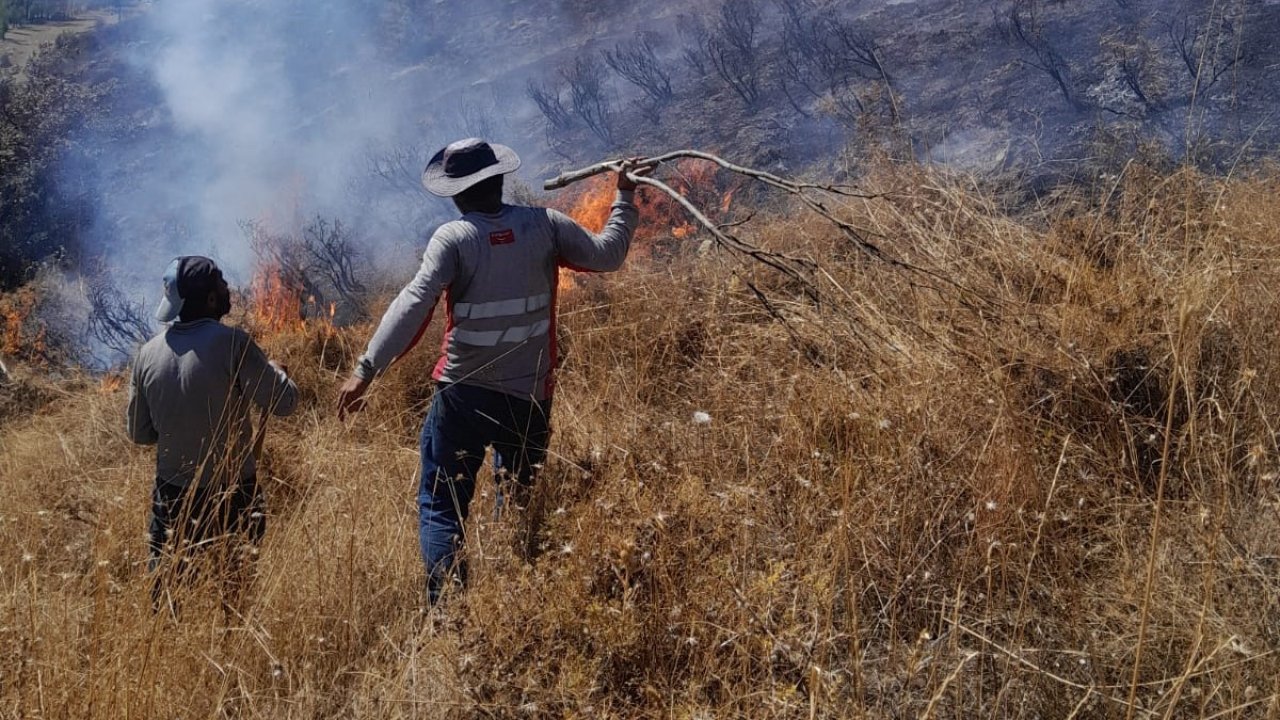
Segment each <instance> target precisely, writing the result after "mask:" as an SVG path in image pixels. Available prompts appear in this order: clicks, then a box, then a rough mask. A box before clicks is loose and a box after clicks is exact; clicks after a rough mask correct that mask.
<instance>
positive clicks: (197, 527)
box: [150, 477, 267, 569]
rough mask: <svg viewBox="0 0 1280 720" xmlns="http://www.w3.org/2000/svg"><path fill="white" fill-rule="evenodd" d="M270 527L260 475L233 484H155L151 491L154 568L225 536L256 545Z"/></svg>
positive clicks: (152, 558)
mask: <svg viewBox="0 0 1280 720" xmlns="http://www.w3.org/2000/svg"><path fill="white" fill-rule="evenodd" d="M266 529H267V521H266V516H265V515H264V514H263V512H262V496H261V494H260V493H259V492H258V482H257V478H253V477H251V478H247V479H245V480H241V481H240V482H239V483H236V484H235V485H232V486H230V487H213V486H204V487H194V488H193V487H176V486H174V485H159V484H157V485H156V488H155V490H154V491H153V492H152V494H151V533H150V535H151V542H150V545H151V566H152V568H153V569H154V568H155V566H156V565H157V564H158V563H159V562H160V560H161V559H162V558H163V557H165V556H166V555H174V554H182V555H186V554H188V553H189V552H199V551H200V550H202V549H203V548H206V547H209V546H211V545H213V544H215V543H217V542H220V541H224V540H233V541H237V540H248V541H249V542H250V543H252V544H253V545H255V546H256V545H257V544H258V543H259V542H260V541H261V540H262V534H263V532H265V531H266Z"/></svg>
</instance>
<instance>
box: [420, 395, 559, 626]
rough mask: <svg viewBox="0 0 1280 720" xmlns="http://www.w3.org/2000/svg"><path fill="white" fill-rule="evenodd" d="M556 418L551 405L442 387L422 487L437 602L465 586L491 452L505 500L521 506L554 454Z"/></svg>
mask: <svg viewBox="0 0 1280 720" xmlns="http://www.w3.org/2000/svg"><path fill="white" fill-rule="evenodd" d="M550 416H551V403H550V401H549V400H547V401H543V402H541V403H538V402H533V401H530V400H522V399H521V398H518V397H515V396H513V395H507V394H506V393H500V392H497V391H494V390H486V389H484V388H479V387H474V386H470V385H463V384H458V383H440V384H439V385H438V386H437V387H436V393H435V396H434V397H433V398H432V400H431V409H430V410H429V411H428V412H427V419H426V422H424V423H423V425H422V439H421V443H420V444H421V455H422V479H421V481H420V483H419V485H418V523H419V527H418V535H419V543H420V545H421V548H422V562H423V563H424V564H425V565H426V570H427V594H428V596H429V598H430V600H431V602H432V603H435V602H436V601H437V600H438V599H439V597H440V593H441V592H442V591H443V589H444V587H445V585H446V584H447V583H448V582H450V581H451V580H452V581H456V582H458V583H463V582H465V581H466V568H465V566H464V564H463V563H462V562H461V558H460V556H459V554H458V551H459V549H460V547H461V544H462V540H463V537H464V534H463V527H462V524H463V521H465V520H466V519H467V513H468V510H469V508H470V506H471V498H472V497H473V496H474V495H475V490H476V475H477V474H478V473H479V472H480V468H481V466H482V465H483V463H484V455H485V448H486V447H488V446H493V468H494V474H495V476H496V477H497V479H498V481H499V489H498V493H499V495H498V502H499V503H500V504H501V503H502V502H504V501H514V503H515V504H516V505H521V504H523V500H522V496H525V495H527V493H528V491H529V489H530V488H531V487H532V485H533V476H534V471H535V470H536V468H537V467H539V466H541V464H542V462H543V460H545V459H546V456H547V442H548V440H549V439H550V436H551V428H550ZM504 493H505V497H504Z"/></svg>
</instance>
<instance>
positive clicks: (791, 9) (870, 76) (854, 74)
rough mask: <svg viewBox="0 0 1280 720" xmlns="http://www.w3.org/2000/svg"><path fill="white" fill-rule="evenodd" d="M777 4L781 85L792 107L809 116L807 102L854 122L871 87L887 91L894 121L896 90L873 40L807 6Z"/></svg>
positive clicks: (803, 1)
mask: <svg viewBox="0 0 1280 720" xmlns="http://www.w3.org/2000/svg"><path fill="white" fill-rule="evenodd" d="M776 1H777V5H778V7H779V9H780V10H781V11H782V15H783V30H782V43H781V51H780V56H781V58H780V59H781V63H780V75H781V85H782V89H783V92H784V94H785V95H786V97H787V99H788V100H789V101H790V103H791V105H792V107H794V108H795V109H796V110H797V111H798V112H800V113H802V114H805V115H807V114H808V111H807V109H806V108H805V103H804V102H803V100H804V99H806V96H807V99H812V100H817V101H821V102H824V103H829V104H830V105H831V106H833V107H834V108H835V109H836V112H837V114H838V115H840V116H841V117H842V118H843V119H846V120H854V119H856V118H858V117H860V116H861V115H862V114H863V113H865V112H866V110H867V108H866V106H865V103H864V101H863V98H862V96H861V93H860V92H859V86H860V85H862V84H865V83H868V82H871V83H879V84H881V85H883V89H884V90H885V91H886V93H885V96H886V97H888V98H889V100H890V110H891V112H892V114H893V115H894V117H895V119H896V117H897V114H898V112H897V105H896V102H894V101H893V87H892V84H891V82H890V80H889V72H888V70H887V69H886V68H885V65H884V61H883V58H882V54H881V51H880V48H879V45H878V43H877V42H876V40H875V37H874V35H872V34H871V33H869V32H866V31H865V30H863V29H861V28H859V27H857V26H855V25H854V24H853V23H852V22H850V21H848V20H845V19H843V18H840V17H836V16H833V15H832V14H831V13H830V12H826V11H824V10H823V9H822V8H820V7H817V6H815V5H814V4H813V3H812V2H810V1H809V0H776Z"/></svg>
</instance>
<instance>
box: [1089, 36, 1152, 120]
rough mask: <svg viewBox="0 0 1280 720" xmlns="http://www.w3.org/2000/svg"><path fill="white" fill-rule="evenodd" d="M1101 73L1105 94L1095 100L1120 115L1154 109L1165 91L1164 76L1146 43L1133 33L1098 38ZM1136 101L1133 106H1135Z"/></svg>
mask: <svg viewBox="0 0 1280 720" xmlns="http://www.w3.org/2000/svg"><path fill="white" fill-rule="evenodd" d="M1102 50H1103V52H1102V59H1101V63H1102V70H1103V73H1104V78H1103V79H1104V84H1105V85H1106V88H1107V89H1106V91H1105V94H1107V95H1110V96H1114V97H1111V98H1106V97H1104V98H1099V99H1098V104H1099V105H1100V106H1102V107H1103V108H1104V109H1106V110H1109V111H1112V112H1117V113H1120V114H1130V110H1128V109H1126V108H1125V107H1124V106H1125V105H1128V106H1131V107H1132V108H1133V110H1132V111H1133V112H1139V113H1140V112H1143V111H1150V110H1155V109H1158V108H1159V107H1160V106H1161V105H1162V96H1163V95H1164V94H1165V92H1166V91H1167V85H1168V81H1167V74H1166V72H1165V70H1164V68H1163V67H1162V65H1161V63H1160V58H1159V56H1158V54H1157V53H1156V51H1155V49H1154V48H1153V47H1152V45H1151V43H1150V41H1148V40H1147V39H1146V38H1145V37H1142V36H1140V35H1138V34H1136V33H1131V32H1129V33H1122V32H1117V33H1114V34H1111V35H1107V36H1104V37H1103V38H1102ZM1135 101H1136V103H1135Z"/></svg>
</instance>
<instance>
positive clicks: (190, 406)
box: [126, 319, 298, 487]
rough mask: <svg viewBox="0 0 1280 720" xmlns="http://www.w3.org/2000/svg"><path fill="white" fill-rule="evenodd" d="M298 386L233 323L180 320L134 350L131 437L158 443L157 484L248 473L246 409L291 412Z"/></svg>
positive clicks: (241, 476)
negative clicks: (136, 353)
mask: <svg viewBox="0 0 1280 720" xmlns="http://www.w3.org/2000/svg"><path fill="white" fill-rule="evenodd" d="M297 400H298V389H297V387H296V386H295V385H294V384H293V381H292V380H290V379H289V378H288V377H287V376H286V375H285V374H284V372H283V371H282V370H280V369H279V368H277V367H276V366H275V365H273V364H271V363H270V362H268V360H267V356H266V355H265V354H264V353H263V352H262V349H261V348H259V347H258V345H257V343H255V342H254V341H253V339H252V338H250V337H249V335H248V333H246V332H244V331H243V330H240V329H238V328H232V327H228V326H226V325H223V324H222V323H220V322H218V321H217V320H211V319H205V320H194V321H192V322H179V323H174V324H173V325H171V326H169V327H168V328H167V329H166V330H165V331H164V332H162V333H160V334H159V335H157V336H156V337H154V338H152V339H151V340H150V341H148V342H147V343H146V344H145V345H143V346H142V348H141V349H140V350H139V351H138V356H137V358H136V359H135V360H134V364H133V372H132V375H131V377H130V382H129V409H128V412H127V417H126V426H127V428H128V431H129V438H130V439H131V440H133V441H134V442H135V443H139V444H141V445H153V444H154V445H156V483H157V484H159V485H165V484H174V485H177V486H179V487H185V486H187V485H189V484H190V483H191V482H193V481H198V482H199V483H200V484H201V485H205V484H208V483H210V482H212V481H213V480H214V479H231V478H234V479H239V480H243V479H246V478H249V477H252V476H253V474H254V472H256V470H257V468H256V467H255V466H254V458H253V448H252V443H253V435H252V432H253V431H252V426H251V424H250V421H249V414H250V412H249V411H250V408H251V406H252V405H257V406H258V407H262V408H268V407H269V408H271V412H272V413H273V414H275V415H288V414H290V413H292V412H293V409H294V406H295V405H296V404H297Z"/></svg>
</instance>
